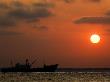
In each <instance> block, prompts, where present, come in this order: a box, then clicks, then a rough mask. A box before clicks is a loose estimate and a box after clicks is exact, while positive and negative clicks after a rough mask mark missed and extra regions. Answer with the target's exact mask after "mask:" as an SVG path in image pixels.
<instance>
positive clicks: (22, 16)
mask: <svg viewBox="0 0 110 82" xmlns="http://www.w3.org/2000/svg"><path fill="white" fill-rule="evenodd" d="M5 5H6V4H1V5H0V7H3V6H4V7H3V8H2V10H3V11H5ZM36 5H38V6H39V5H40V6H41V7H34V6H33V5H31V7H27V6H25V5H23V4H21V3H13V5H12V6H11V7H9V9H8V11H7V10H6V11H7V12H4V15H3V16H2V15H0V28H6V27H13V26H15V25H17V23H18V22H19V21H23V22H24V21H26V22H27V23H29V22H30V23H32V22H37V21H39V20H41V18H45V17H49V16H52V15H53V13H51V11H49V9H48V8H47V5H46V4H36ZM2 13H3V12H2Z"/></svg>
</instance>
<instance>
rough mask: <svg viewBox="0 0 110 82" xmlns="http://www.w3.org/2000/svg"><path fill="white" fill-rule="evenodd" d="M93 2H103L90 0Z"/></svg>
mask: <svg viewBox="0 0 110 82" xmlns="http://www.w3.org/2000/svg"><path fill="white" fill-rule="evenodd" d="M90 1H92V2H101V0H90Z"/></svg>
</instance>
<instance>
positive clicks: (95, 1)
mask: <svg viewBox="0 0 110 82" xmlns="http://www.w3.org/2000/svg"><path fill="white" fill-rule="evenodd" d="M83 1H84V2H93V3H99V2H101V1H102V0H83Z"/></svg>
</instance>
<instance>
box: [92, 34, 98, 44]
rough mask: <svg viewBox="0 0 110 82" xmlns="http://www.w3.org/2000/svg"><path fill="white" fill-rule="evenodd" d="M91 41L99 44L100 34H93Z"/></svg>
mask: <svg viewBox="0 0 110 82" xmlns="http://www.w3.org/2000/svg"><path fill="white" fill-rule="evenodd" d="M90 41H91V42H92V43H94V44H97V43H99V42H100V36H99V35H98V34H92V35H91V37H90Z"/></svg>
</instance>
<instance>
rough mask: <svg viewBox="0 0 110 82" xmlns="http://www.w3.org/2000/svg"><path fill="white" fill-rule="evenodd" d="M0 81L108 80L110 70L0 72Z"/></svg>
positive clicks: (76, 81)
mask: <svg viewBox="0 0 110 82" xmlns="http://www.w3.org/2000/svg"><path fill="white" fill-rule="evenodd" d="M0 82H110V72H54V73H53V72H51V73H49V72H43V73H40V72H33V73H21V72H19V73H5V74H4V73H0Z"/></svg>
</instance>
